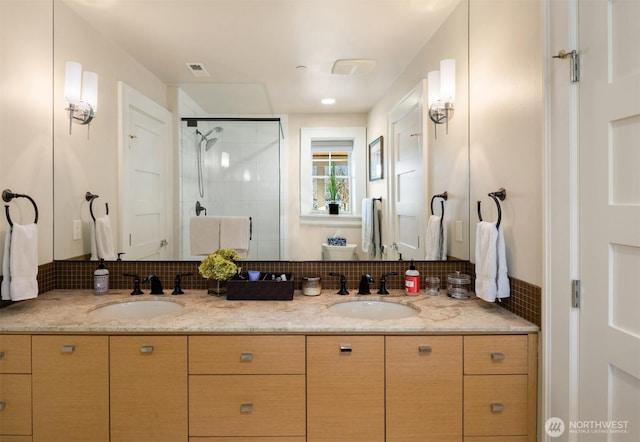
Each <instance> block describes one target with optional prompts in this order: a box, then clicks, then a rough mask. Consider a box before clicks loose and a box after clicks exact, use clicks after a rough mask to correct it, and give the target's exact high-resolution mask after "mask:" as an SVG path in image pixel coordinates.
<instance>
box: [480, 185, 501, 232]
mask: <svg viewBox="0 0 640 442" xmlns="http://www.w3.org/2000/svg"><path fill="white" fill-rule="evenodd" d="M489 196H490V197H491V198H493V201H495V203H496V207H497V208H498V221H497V222H496V228H498V227H500V222H501V221H502V208H501V207H500V202H499V201H498V200H500V201H504V199H505V198H506V197H507V191H506V190H505V189H504V187H501V188H500V189H498V190H497V191H495V192H491V193H489ZM481 203H482V201H478V219H479V220H480V221H482V212H481V211H480V204H481Z"/></svg>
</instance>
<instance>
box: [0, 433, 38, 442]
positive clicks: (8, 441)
mask: <svg viewBox="0 0 640 442" xmlns="http://www.w3.org/2000/svg"><path fill="white" fill-rule="evenodd" d="M0 442H33V438H32V437H31V436H3V435H2V434H0Z"/></svg>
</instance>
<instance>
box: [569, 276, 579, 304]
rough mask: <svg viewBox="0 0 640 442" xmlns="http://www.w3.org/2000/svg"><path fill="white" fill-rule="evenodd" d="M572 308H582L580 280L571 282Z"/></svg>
mask: <svg viewBox="0 0 640 442" xmlns="http://www.w3.org/2000/svg"><path fill="white" fill-rule="evenodd" d="M571 307H573V308H580V280H579V279H574V280H572V281H571Z"/></svg>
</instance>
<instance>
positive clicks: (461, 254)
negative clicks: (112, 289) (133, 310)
mask: <svg viewBox="0 0 640 442" xmlns="http://www.w3.org/2000/svg"><path fill="white" fill-rule="evenodd" d="M53 5H54V69H53V71H54V105H53V108H54V186H55V187H54V190H55V200H54V259H56V260H61V259H64V260H66V259H89V258H90V257H91V254H92V242H93V241H92V240H91V238H92V236H93V233H92V229H94V228H95V224H94V221H93V218H101V217H104V216H105V215H106V214H107V210H108V211H109V219H110V228H111V232H112V235H113V249H114V253H118V252H125V254H124V255H122V259H124V260H129V259H133V260H140V259H153V260H181V259H186V260H193V259H196V258H195V257H194V256H192V255H191V254H190V253H189V251H188V247H186V245H187V243H188V241H189V235H188V230H187V228H188V223H189V219H190V218H191V217H194V216H196V214H195V212H196V204H195V203H199V204H200V205H201V206H204V207H206V208H207V210H208V211H209V213H211V211H212V210H215V208H217V207H223V206H224V207H225V210H228V211H226V212H223V213H221V214H222V215H229V214H232V213H231V212H230V210H231V209H230V208H231V207H232V206H235V208H236V209H237V210H240V211H241V213H239V214H240V215H246V214H249V215H251V216H252V221H253V235H254V238H253V241H254V242H252V246H251V248H252V250H251V254H250V255H249V259H256V260H277V259H282V260H319V259H321V257H322V254H321V253H322V252H321V243H322V242H325V241H326V238H327V237H328V236H333V235H336V234H338V235H342V236H345V237H346V238H347V241H348V242H349V243H352V242H353V243H356V244H359V243H360V238H361V229H360V226H359V225H357V223H356V225H355V226H354V225H353V222H352V221H353V220H347V218H346V217H345V218H331V217H330V216H328V215H327V216H324V217H323V216H319V217H317V218H316V219H312V220H311V221H310V220H309V217H308V216H307V217H305V216H304V215H305V214H301V209H300V207H301V205H300V197H299V195H300V171H299V168H300V164H301V161H300V151H301V146H300V143H301V136H300V133H301V130H302V129H304V128H310V127H311V128H312V127H324V128H327V127H364V128H366V142H365V144H364V147H363V148H364V149H368V144H369V143H371V142H373V141H374V140H376V139H378V138H379V137H380V136H382V139H383V143H382V144H383V151H382V153H383V155H382V167H383V173H382V179H378V180H373V181H370V180H368V179H367V180H365V182H366V192H365V193H366V195H367V196H368V197H381V198H382V207H381V213H382V228H381V231H382V234H383V240H382V243H383V245H384V246H385V248H386V251H387V252H386V253H385V254H384V256H382V259H398V255H397V253H395V252H394V247H393V246H394V244H397V243H399V242H400V241H401V240H402V239H403V238H402V237H403V235H404V233H405V231H404V230H403V227H402V226H401V225H400V224H399V221H398V219H399V214H398V208H399V207H401V206H402V203H403V201H394V195H395V193H396V192H399V191H398V189H399V186H401V185H402V186H405V187H404V188H403V190H404V191H405V194H404V195H406V189H407V187H406V183H403V182H402V180H401V179H400V177H399V172H398V169H397V167H400V166H399V165H400V164H401V162H402V161H403V159H402V158H400V156H399V155H400V154H399V151H397V150H394V149H397V148H398V146H399V145H400V143H401V142H403V141H402V137H403V136H405V135H403V134H405V132H403V131H402V130H400V129H401V128H400V126H399V125H396V126H394V124H396V123H398V122H399V121H400V120H397V121H392V120H393V119H394V118H396V117H397V116H398V115H401V114H402V115H404V114H403V112H402V106H408V108H407V111H410V110H411V109H409V108H411V106H414V105H415V104H414V105H411V104H407V103H409V102H408V101H407V97H410V96H412V94H413V96H415V93H416V92H415V91H416V87H417V86H419V85H422V86H424V87H423V88H419V90H420V91H421V92H420V93H419V99H418V101H417V102H416V103H418V104H417V105H416V106H418V107H419V106H420V103H422V106H423V107H422V109H420V112H418V113H417V114H415V115H416V117H415V118H417V120H416V121H415V122H414V123H415V127H414V129H411V131H410V133H409V132H407V133H406V136H408V137H414V138H415V139H416V140H418V141H417V142H418V146H419V147H420V151H421V154H422V157H421V158H420V159H419V161H418V162H415V164H414V166H416V167H417V168H418V170H419V171H420V174H421V177H422V178H421V180H422V182H421V183H419V184H415V183H413V182H410V185H416V186H419V188H420V189H419V190H420V192H419V195H420V196H419V197H418V198H419V199H418V200H417V201H415V202H413V203H412V208H413V209H415V210H416V211H417V212H419V214H420V217H419V219H420V224H421V225H418V226H416V228H417V230H418V231H419V232H421V233H420V235H421V238H420V241H423V240H424V230H425V227H426V223H427V220H428V218H429V216H430V215H431V206H430V201H431V198H432V197H433V195H435V194H440V193H442V192H444V191H447V192H448V196H449V198H448V200H447V201H446V202H445V203H444V204H445V206H444V207H445V210H446V215H445V219H446V221H447V223H448V232H449V234H448V239H447V241H448V244H449V247H448V251H449V257H448V258H449V259H462V260H468V259H469V236H470V235H469V224H470V220H469V213H470V210H469V135H468V128H469V124H468V123H469V112H468V109H469V99H468V52H469V51H468V47H469V45H468V44H469V42H468V31H469V26H468V25H469V23H468V17H469V11H468V0H410V1H409V0H407V1H397V0H383V1H380V0H365V1H360V0H358V1H356V0H325V1H320V0H311V1H303V2H300V1H293V0H267V1H264V0H263V1H258V0H255V1H253V0H217V1H196V0H193V1H186V2H185V1H182V0H146V1H133V0H123V1H115V0H97V1H87V0H53ZM338 59H349V60H350V61H349V62H347V63H346V64H343V65H335V66H334V62H336V60H338ZM443 59H455V60H456V76H455V78H456V81H455V83H456V90H457V93H456V100H455V115H454V116H453V118H452V119H451V120H450V121H449V124H448V128H445V125H438V126H437V130H435V129H436V125H435V124H434V123H433V122H432V121H431V120H430V119H429V117H428V109H427V108H428V104H427V89H428V87H427V83H426V81H425V80H426V78H427V75H428V72H429V71H433V70H438V69H439V65H440V61H441V60H443ZM354 60H355V61H354ZM372 60H373V61H375V62H372ZM69 61H75V62H78V63H81V64H82V69H83V70H84V71H91V72H96V73H97V74H98V104H97V109H96V112H95V118H94V120H93V121H91V123H90V124H87V125H81V124H77V122H70V119H69V112H68V111H65V94H64V85H65V72H66V65H67V62H69ZM256 68H257V69H256ZM256 71H258V72H260V75H257V74H255V72H256ZM327 97H332V98H335V99H336V103H335V104H334V105H333V107H327V106H325V105H321V104H319V103H320V100H321V99H322V98H327ZM320 106H323V107H320ZM399 109H400V110H399ZM195 120H198V121H197V123H196V124H195V125H194V124H193V121H195ZM398 124H399V123H398ZM132 128H136V129H135V130H134V129H132ZM158 140H161V141H158ZM143 143H146V144H145V145H146V146H147V147H146V148H145V149H146V150H140V151H139V152H137V153H135V154H134V153H132V152H133V149H134V147H137V146H138V145H142V144H143ZM362 158H365V159H367V158H368V155H367V152H366V151H365V152H364V155H363V156H362ZM131 161H133V162H134V163H133V164H134V166H131V164H132V163H131ZM216 161H227V162H230V163H231V164H233V163H234V162H235V163H239V162H242V163H243V166H244V169H243V168H239V169H233V168H232V167H231V168H228V169H227V168H225V166H222V165H221V163H217V162H216ZM226 164H229V163H226ZM367 166H368V165H367ZM132 167H133V169H132ZM227 167H228V166H227ZM222 168H224V169H225V170H223V169H222ZM362 169H363V170H365V171H367V170H368V167H364V168H362ZM131 170H134V172H131ZM247 171H249V173H248V172H247ZM132 173H138V174H139V175H140V176H141V177H142V178H139V179H137V180H132V178H131V176H132V175H131V174H132ZM221 173H225V174H226V175H225V176H227V177H229V179H228V180H227V181H226V182H224V180H222V181H223V182H221V181H220V180H219V177H220V176H221V175H220V174H221ZM214 176H216V177H217V178H216V179H213V177H214ZM248 177H250V178H248ZM254 177H255V178H256V179H255V180H254ZM234 180H235V183H236V184H234ZM141 183H143V184H144V186H142V184H141ZM230 183H231V184H230ZM247 183H248V184H247ZM88 192H89V193H90V194H92V195H94V196H95V195H97V197H95V198H93V200H91V198H89V199H88V198H87V193H88ZM236 195H237V197H236ZM240 196H242V198H245V199H247V201H244V200H243V201H242V203H240V199H241V198H240ZM150 200H153V201H155V202H156V203H157V204H158V205H160V206H162V208H163V209H162V210H163V211H164V212H162V213H163V214H162V215H158V216H150V215H148V214H149V213H154V210H155V209H154V208H152V207H149V205H148V204H146V203H145V204H141V203H139V201H147V202H148V201H150ZM127 201H129V202H127ZM357 204H359V201H358V202H357ZM435 211H436V214H439V213H440V211H441V204H440V200H437V202H436V205H435ZM92 212H93V213H92ZM136 216H138V217H141V219H142V220H143V221H142V222H140V223H139V224H138V225H133V226H132V225H131V224H130V221H128V220H130V219H131V218H132V217H136ZM145 216H146V218H145ZM343 219H344V220H345V221H344V222H342V220H343ZM159 223H165V225H166V227H164V228H165V229H166V234H165V235H164V236H161V237H157V238H156V237H154V236H153V234H154V232H156V231H157V230H158V229H159V227H158V225H159ZM145 241H146V242H148V243H150V244H153V245H152V247H151V248H150V249H149V250H146V251H140V250H142V249H140V248H139V249H135V247H134V246H135V245H136V244H138V245H139V244H141V243H144V242H145ZM132 244H133V245H132ZM356 257H357V258H356V259H359V260H367V259H369V255H368V254H366V253H363V252H362V251H361V250H360V249H359V248H358V250H357V255H356ZM405 258H407V257H406V256H405ZM415 258H416V259H424V257H421V256H416V257H415Z"/></svg>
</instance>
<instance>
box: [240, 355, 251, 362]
mask: <svg viewBox="0 0 640 442" xmlns="http://www.w3.org/2000/svg"><path fill="white" fill-rule="evenodd" d="M240 360H241V361H252V360H253V353H240Z"/></svg>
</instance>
